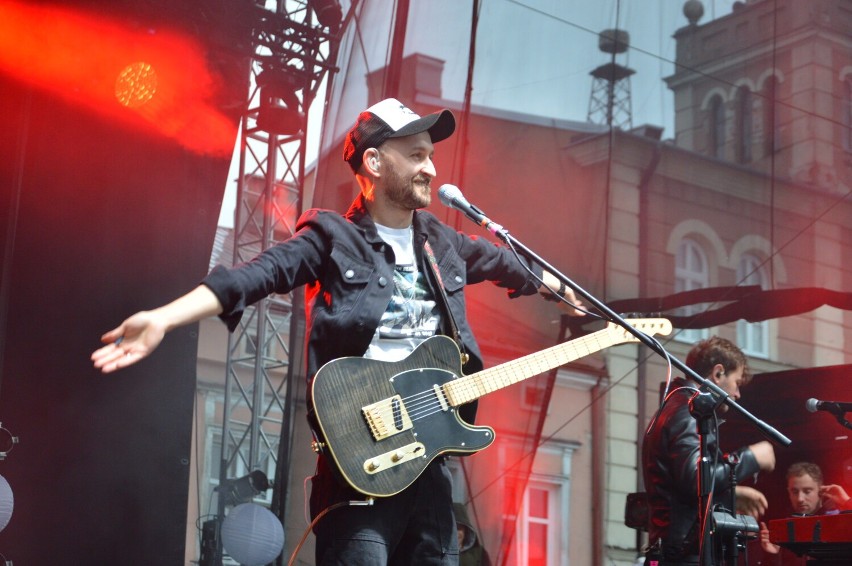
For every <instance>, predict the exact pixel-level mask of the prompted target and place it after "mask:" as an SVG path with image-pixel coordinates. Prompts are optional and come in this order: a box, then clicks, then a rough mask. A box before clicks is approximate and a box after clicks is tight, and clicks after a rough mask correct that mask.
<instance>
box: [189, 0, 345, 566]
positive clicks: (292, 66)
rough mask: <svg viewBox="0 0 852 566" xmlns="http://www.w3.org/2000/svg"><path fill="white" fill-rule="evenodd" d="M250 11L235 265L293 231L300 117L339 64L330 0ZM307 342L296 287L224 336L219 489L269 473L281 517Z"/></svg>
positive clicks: (299, 200) (301, 151)
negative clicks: (238, 478) (242, 476)
mask: <svg viewBox="0 0 852 566" xmlns="http://www.w3.org/2000/svg"><path fill="white" fill-rule="evenodd" d="M353 7H354V4H353V6H351V7H350V9H349V11H350V14H351V12H352V9H353ZM246 10H248V11H249V12H250V17H249V18H248V19H247V20H243V21H242V25H243V26H245V28H246V30H247V31H248V32H249V33H250V37H251V54H250V56H249V57H248V58H247V59H248V65H249V73H250V77H249V93H248V100H247V102H246V106H245V111H244V112H243V114H242V118H241V126H240V144H241V145H240V148H241V151H240V153H239V175H238V178H237V197H236V198H237V204H236V211H235V222H234V234H233V243H234V245H233V263H234V264H238V263H243V262H246V261H249V260H250V259H251V258H253V257H254V256H256V255H257V254H258V253H260V252H262V251H263V250H265V249H267V248H270V247H271V246H273V245H275V244H276V243H277V242H280V241H282V240H285V239H287V238H288V237H290V236H291V235H293V233H294V230H295V223H296V220H297V218H298V217H299V215H300V214H301V212H302V211H303V194H304V190H303V189H304V176H305V144H306V130H307V119H306V116H307V112H308V109H309V108H310V106H311V104H312V103H313V101H314V99H315V97H316V96H317V92H318V90H319V88H320V86H321V84H322V82H323V80H324V79H325V78H326V76H327V75H328V74H330V73H333V72H334V71H336V69H335V67H334V61H335V58H336V48H337V38H338V32H339V30H340V28H341V25H342V19H343V18H342V17H341V12H340V8H339V4H338V3H337V2H336V0H302V1H292V0H291V1H286V0H278V1H277V2H251V3H249V4H248V5H247V6H246ZM241 19H242V18H241ZM346 19H347V20H348V17H347V18H346ZM303 339H304V312H303V300H302V298H301V295H300V293H298V292H294V293H291V294H288V295H274V296H270V297H268V298H265V299H263V300H261V301H259V302H258V303H256V304H254V305H252V306H250V307H248V308H247V309H246V311H245V313H244V315H243V317H242V319H241V321H240V323H239V325H238V326H237V328H236V329H235V330H234V332H232V333H231V334H229V338H228V352H227V359H226V375H225V384H224V402H223V408H222V415H221V418H222V443H221V457H220V459H219V478H220V487H221V486H222V485H223V484H225V483H227V482H228V480H231V479H235V478H234V475H235V473H237V470H243V471H254V470H260V471H262V472H264V473H266V474H269V473H270V472H271V471H273V470H274V477H275V481H274V482H272V485H273V496H272V504H271V510H272V511H273V513H275V514H276V515H277V516H278V517H279V518H281V517H284V515H285V511H286V495H287V494H286V487H287V484H288V479H289V478H288V475H289V468H290V465H289V457H290V453H291V437H292V429H293V415H294V413H295V407H296V403H297V402H298V399H296V396H295V394H294V392H295V389H296V387H295V385H296V383H297V381H296V380H300V379H304V372H303V370H302V367H303V364H302V360H301V357H302V353H303ZM270 479H272V478H270ZM224 491H225V490H221V492H220V493H219V497H218V509H217V515H216V518H215V519H214V520H213V521H214V525H211V526H213V527H214V528H215V534H214V533H211V534H212V536H213V537H214V538H215V545H214V546H215V556H213V557H212V561H209V558H210V557H209V554H208V556H207V557H205V556H204V554H205V550H204V549H203V550H202V558H203V560H202V561H201V563H205V564H206V563H211V564H215V565H218V564H221V562H222V546H221V541H220V538H219V536H218V532H219V528H220V526H221V522H222V519H223V518H224V516H225V508H226V504H227V503H228V501H227V500H228V497H226V496H225V493H224ZM207 542H208V545H209V542H210V541H207ZM203 546H204V545H203ZM205 548H206V550H207V551H208V553H209V551H210V550H212V549H210V548H209V546H207V547H205Z"/></svg>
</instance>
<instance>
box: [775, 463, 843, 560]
mask: <svg viewBox="0 0 852 566" xmlns="http://www.w3.org/2000/svg"><path fill="white" fill-rule="evenodd" d="M787 496H788V497H789V498H790V508H791V509H792V510H793V511H792V512H793V515H794V516H803V515H831V514H834V513H838V512H840V511H846V510H849V509H852V499H850V497H849V494H847V493H846V490H845V489H843V487H841V486H839V485H836V484H829V485H826V484H825V483H824V481H823V475H822V469H820V467H819V466H818V465H817V464H814V463H813V462H796V463H795V464H793V465H791V466H790V467H789V468H787ZM760 546H761V548H763V550H764V551H765V552H768V553H769V554H778V553H779V552H780V551H781V547H780V546H778V545H777V544H773V543H772V541H770V539H769V527H767V526H766V523H760Z"/></svg>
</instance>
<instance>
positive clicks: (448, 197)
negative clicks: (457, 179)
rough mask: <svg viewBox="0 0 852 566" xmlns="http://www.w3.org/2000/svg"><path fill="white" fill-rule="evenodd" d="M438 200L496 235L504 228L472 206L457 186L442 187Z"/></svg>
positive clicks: (439, 190) (439, 189)
mask: <svg viewBox="0 0 852 566" xmlns="http://www.w3.org/2000/svg"><path fill="white" fill-rule="evenodd" d="M438 198H439V199H441V203H442V204H443V205H444V206H448V207H450V208H455V209H456V210H458V211H460V212H463V213H464V215H465V216H467V217H468V218H470V219H471V220H473V221H474V222H476V223H477V224H479V225H480V226H482V227H483V228H485V229H486V230H488V231H489V232H491V233H492V234H494V235H496V234H497V232H502V231H503V227H502V226H500V225H499V224H497V223H496V222H493V221H492V220H491V219H490V218H488V217H487V216H485V213H484V212H482V211H481V210H480V209H479V208H477V207H475V206H474V205H472V204H470V203H469V202H468V201H467V199H466V198H464V195H463V194H462V192H461V190H460V189H459V188H458V187H457V186H455V185H441V186H440V187H439V188H438Z"/></svg>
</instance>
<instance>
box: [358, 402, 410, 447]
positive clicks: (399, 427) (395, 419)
mask: <svg viewBox="0 0 852 566" xmlns="http://www.w3.org/2000/svg"><path fill="white" fill-rule="evenodd" d="M361 412H362V413H363V414H364V418H365V419H367V425H369V427H370V432H371V433H372V434H373V438H374V439H375V440H384V439H385V438H389V437H391V436H393V435H395V434H399V433H400V432H402V431H404V430H408V429H410V428H413V427H414V425H413V424H412V423H411V418H410V417H409V416H408V411H406V410H405V404H403V402H402V398H400V396H399V395H394V396H393V397H389V398H387V399H382V400H381V401H379V402H377V403H373V404H372V405H367V406H365V407H361Z"/></svg>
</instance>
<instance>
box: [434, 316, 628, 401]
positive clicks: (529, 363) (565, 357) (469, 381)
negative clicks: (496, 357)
mask: <svg viewBox="0 0 852 566" xmlns="http://www.w3.org/2000/svg"><path fill="white" fill-rule="evenodd" d="M613 336H615V334H613V333H612V332H610V330H609V329H604V330H599V331H597V332H594V333H592V334H588V335H586V336H583V337H581V338H577V339H575V340H571V341H570V342H565V343H563V344H557V345H556V346H551V347H550V348H547V349H546V350H542V351H540V352H536V353H534V354H529V355H527V356H524V357H522V358H518V359H517V360H513V361H511V362H506V363H504V364H500V365H499V366H496V367H493V368H490V369H486V370H483V371H480V372H477V373H474V374H472V375H469V376H466V377H462V378H460V379H456V380H454V381H451V382H449V383H445V384H444V392H445V394H446V396H447V399H448V401H449V403H450V405H452V406H454V407H457V406H459V405H463V404H465V403H469V402H471V401H473V400H474V399H479V398H480V397H482V396H484V395H488V394H489V393H493V392H494V391H497V390H498V389H503V388H504V387H508V386H510V385H514V384H515V383H519V382H521V381H523V380H525V379H527V378H530V377H532V376H534V375H538V374H540V373H544V372H546V371H549V370H552V369H553V368H557V367H559V366H561V365H565V364H567V363H568V362H571V361H574V360H577V359H579V358H582V357H584V356H588V355H589V354H592V353H594V352H598V351H600V350H603V349H604V348H607V347H609V346H612V345H613V344H615V340H614V338H613ZM628 336H629V335H626V336H625V337H624V338H623V340H620V341H628Z"/></svg>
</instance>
